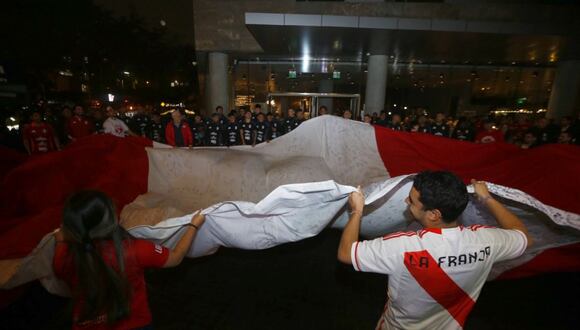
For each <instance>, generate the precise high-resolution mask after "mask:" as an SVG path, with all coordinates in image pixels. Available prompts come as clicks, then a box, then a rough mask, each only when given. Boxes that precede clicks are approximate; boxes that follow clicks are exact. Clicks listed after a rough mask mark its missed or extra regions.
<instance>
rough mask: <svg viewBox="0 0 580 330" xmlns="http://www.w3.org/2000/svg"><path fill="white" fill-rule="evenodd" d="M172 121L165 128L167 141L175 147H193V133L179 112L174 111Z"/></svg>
mask: <svg viewBox="0 0 580 330" xmlns="http://www.w3.org/2000/svg"><path fill="white" fill-rule="evenodd" d="M171 119H172V120H171V121H170V122H169V123H167V126H166V127H165V141H167V144H169V145H171V146H174V147H191V146H193V133H192V132H191V127H189V124H188V123H187V122H186V121H185V120H183V115H182V114H181V112H180V111H179V110H173V112H172V113H171Z"/></svg>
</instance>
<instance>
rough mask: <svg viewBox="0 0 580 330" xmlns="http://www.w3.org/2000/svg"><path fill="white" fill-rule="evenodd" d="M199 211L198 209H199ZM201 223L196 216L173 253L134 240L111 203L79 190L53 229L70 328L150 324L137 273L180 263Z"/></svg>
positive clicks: (56, 268) (97, 194) (56, 265)
mask: <svg viewBox="0 0 580 330" xmlns="http://www.w3.org/2000/svg"><path fill="white" fill-rule="evenodd" d="M200 211H201V210H200ZM204 221H205V217H204V215H202V214H201V212H197V213H196V215H195V216H193V218H192V219H191V222H190V223H188V224H187V225H186V226H185V229H184V232H183V235H182V236H181V239H180V241H179V242H178V243H177V244H176V246H175V248H174V249H173V250H169V249H167V248H165V247H163V246H161V245H156V244H153V243H151V242H149V241H146V240H139V239H134V238H132V237H131V236H129V234H128V233H127V232H126V231H125V230H124V229H123V228H122V227H121V226H119V225H118V221H117V217H116V213H115V208H114V206H113V202H112V201H111V199H110V198H109V197H108V196H107V195H105V194H104V193H102V192H98V191H82V192H79V193H76V194H75V195H73V196H72V197H71V198H70V199H69V200H68V201H67V202H66V204H65V206H64V211H63V222H62V226H61V228H60V229H59V230H57V231H55V233H54V236H55V239H56V247H55V253H54V259H53V269H54V273H55V275H56V276H57V277H58V278H60V279H62V280H63V281H64V282H65V283H67V284H68V285H69V287H70V289H71V293H72V301H73V327H72V328H73V329H91V330H92V329H135V328H143V327H148V326H150V325H151V312H150V310H149V304H148V301H147V290H146V285H145V279H144V276H143V272H144V269H145V268H161V267H173V266H176V265H178V264H180V263H181V261H182V260H183V257H184V256H185V254H186V253H187V251H188V250H189V248H190V246H191V243H192V242H193V240H194V238H195V235H196V233H197V231H198V229H199V228H200V226H202V225H203V223H204Z"/></svg>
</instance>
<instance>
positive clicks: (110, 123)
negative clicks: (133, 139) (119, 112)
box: [103, 106, 135, 137]
mask: <svg viewBox="0 0 580 330" xmlns="http://www.w3.org/2000/svg"><path fill="white" fill-rule="evenodd" d="M106 115H107V120H105V122H104V123H103V131H104V132H105V134H111V135H114V136H117V137H125V136H126V135H132V136H135V134H134V133H133V132H131V130H130V129H129V127H127V125H126V124H125V122H123V121H122V120H121V119H119V118H117V117H116V116H115V110H114V109H113V107H111V106H107V110H106Z"/></svg>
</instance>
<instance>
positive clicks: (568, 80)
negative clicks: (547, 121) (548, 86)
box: [547, 60, 580, 119]
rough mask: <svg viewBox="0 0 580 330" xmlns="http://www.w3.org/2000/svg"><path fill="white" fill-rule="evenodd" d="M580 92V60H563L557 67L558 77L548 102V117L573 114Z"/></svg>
mask: <svg viewBox="0 0 580 330" xmlns="http://www.w3.org/2000/svg"><path fill="white" fill-rule="evenodd" d="M579 93H580V61H578V60H575V61H562V62H560V63H559V64H558V68H557V69H556V79H554V84H552V93H551V94H550V102H549V103H548V113H547V117H548V118H556V119H557V118H562V117H564V116H571V115H573V113H574V110H575V109H576V106H577V102H578V101H579V100H578V94H579Z"/></svg>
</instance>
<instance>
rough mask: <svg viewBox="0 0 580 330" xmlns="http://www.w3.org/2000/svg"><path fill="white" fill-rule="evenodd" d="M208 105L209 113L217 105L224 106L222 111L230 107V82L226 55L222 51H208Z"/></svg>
mask: <svg viewBox="0 0 580 330" xmlns="http://www.w3.org/2000/svg"><path fill="white" fill-rule="evenodd" d="M207 92H208V94H207V95H208V102H207V104H208V107H209V109H207V111H208V112H209V113H210V114H211V113H213V112H214V111H215V108H216V107H217V106H218V105H221V106H222V107H224V112H226V111H227V110H228V109H230V102H229V94H230V84H229V79H228V55H227V54H224V53H209V73H208V77H207Z"/></svg>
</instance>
